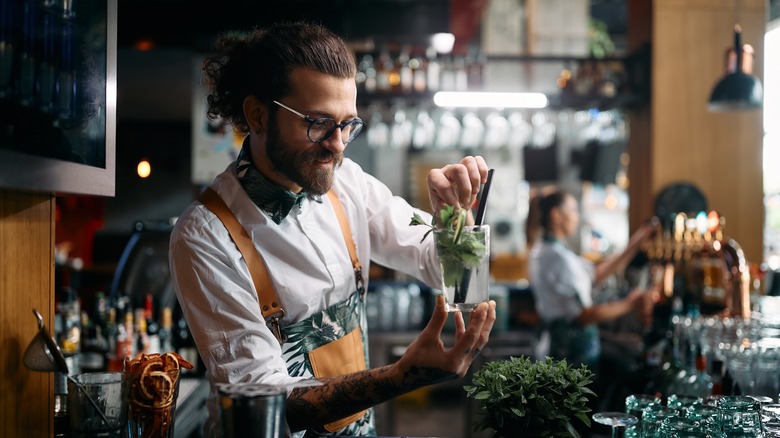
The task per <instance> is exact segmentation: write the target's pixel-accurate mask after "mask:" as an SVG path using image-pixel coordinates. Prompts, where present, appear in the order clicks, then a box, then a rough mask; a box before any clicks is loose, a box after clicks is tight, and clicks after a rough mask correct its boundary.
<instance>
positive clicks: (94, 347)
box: [79, 312, 108, 372]
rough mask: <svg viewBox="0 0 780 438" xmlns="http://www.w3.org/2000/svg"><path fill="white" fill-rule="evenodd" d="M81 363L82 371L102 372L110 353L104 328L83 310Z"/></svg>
mask: <svg viewBox="0 0 780 438" xmlns="http://www.w3.org/2000/svg"><path fill="white" fill-rule="evenodd" d="M81 327H82V333H83V336H82V340H81V358H80V360H79V362H80V364H81V371H82V372H100V371H105V369H106V355H107V353H108V342H107V341H106V339H105V337H103V332H102V329H101V328H100V326H99V325H97V324H95V323H94V322H92V320H90V319H89V315H87V312H81Z"/></svg>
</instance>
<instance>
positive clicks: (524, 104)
mask: <svg viewBox="0 0 780 438" xmlns="http://www.w3.org/2000/svg"><path fill="white" fill-rule="evenodd" d="M433 103H435V104H436V106H440V107H450V108H458V107H467V108H545V107H546V106H547V104H548V101H547V96H545V95H544V93H496V92H493V93H490V92H473V91H439V92H438V93H436V94H434V95H433Z"/></svg>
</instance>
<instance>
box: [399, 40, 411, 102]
mask: <svg viewBox="0 0 780 438" xmlns="http://www.w3.org/2000/svg"><path fill="white" fill-rule="evenodd" d="M411 59H412V58H411V55H410V49H409V47H408V46H404V47H402V48H401V52H400V53H399V54H398V59H397V60H396V62H397V65H398V74H399V84H400V91H401V92H403V93H410V92H411V91H412V89H413V87H414V70H412V66H411V65H410V61H411Z"/></svg>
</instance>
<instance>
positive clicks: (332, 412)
mask: <svg viewBox="0 0 780 438" xmlns="http://www.w3.org/2000/svg"><path fill="white" fill-rule="evenodd" d="M390 367H391V366H390V365H388V366H385V367H382V368H376V369H371V370H366V371H360V372H357V373H353V374H349V375H346V376H339V377H329V378H325V379H320V381H321V382H322V383H323V384H322V385H318V386H310V387H302V388H296V389H294V390H293V391H292V392H291V393H290V396H289V397H288V398H287V405H286V409H287V422H288V424H289V425H290V428H291V429H292V430H293V431H295V430H302V429H307V428H310V429H319V428H321V427H322V425H323V424H327V423H330V422H332V421H336V420H338V419H341V418H344V417H347V416H349V415H351V414H354V413H355V412H360V411H362V410H364V409H367V408H369V407H371V406H374V405H377V404H379V403H383V402H386V401H388V400H390V399H392V398H394V397H398V396H399V395H402V394H404V393H407V392H409V391H411V390H413V389H416V388H419V387H421V386H424V385H427V384H431V383H436V382H440V381H443V380H446V379H448V378H453V377H455V376H454V375H452V374H451V373H450V374H448V373H444V372H443V371H441V370H436V369H432V368H413V369H411V370H409V371H407V372H406V373H405V374H404V375H403V376H401V377H402V381H398V380H397V378H396V379H395V380H394V379H393V376H391V373H390V370H391V368H390Z"/></svg>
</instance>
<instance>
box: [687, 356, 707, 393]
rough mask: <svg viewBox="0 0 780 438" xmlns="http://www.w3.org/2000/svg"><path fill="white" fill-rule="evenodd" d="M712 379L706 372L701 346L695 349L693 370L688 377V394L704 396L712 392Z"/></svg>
mask: <svg viewBox="0 0 780 438" xmlns="http://www.w3.org/2000/svg"><path fill="white" fill-rule="evenodd" d="M712 387H713V381H712V377H710V375H709V373H708V372H707V359H706V358H705V357H704V354H702V351H701V347H698V348H697V349H696V359H695V372H694V374H693V375H692V376H691V377H690V378H689V379H688V388H689V393H690V395H695V396H697V397H701V398H705V397H707V396H708V395H710V394H712Z"/></svg>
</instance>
